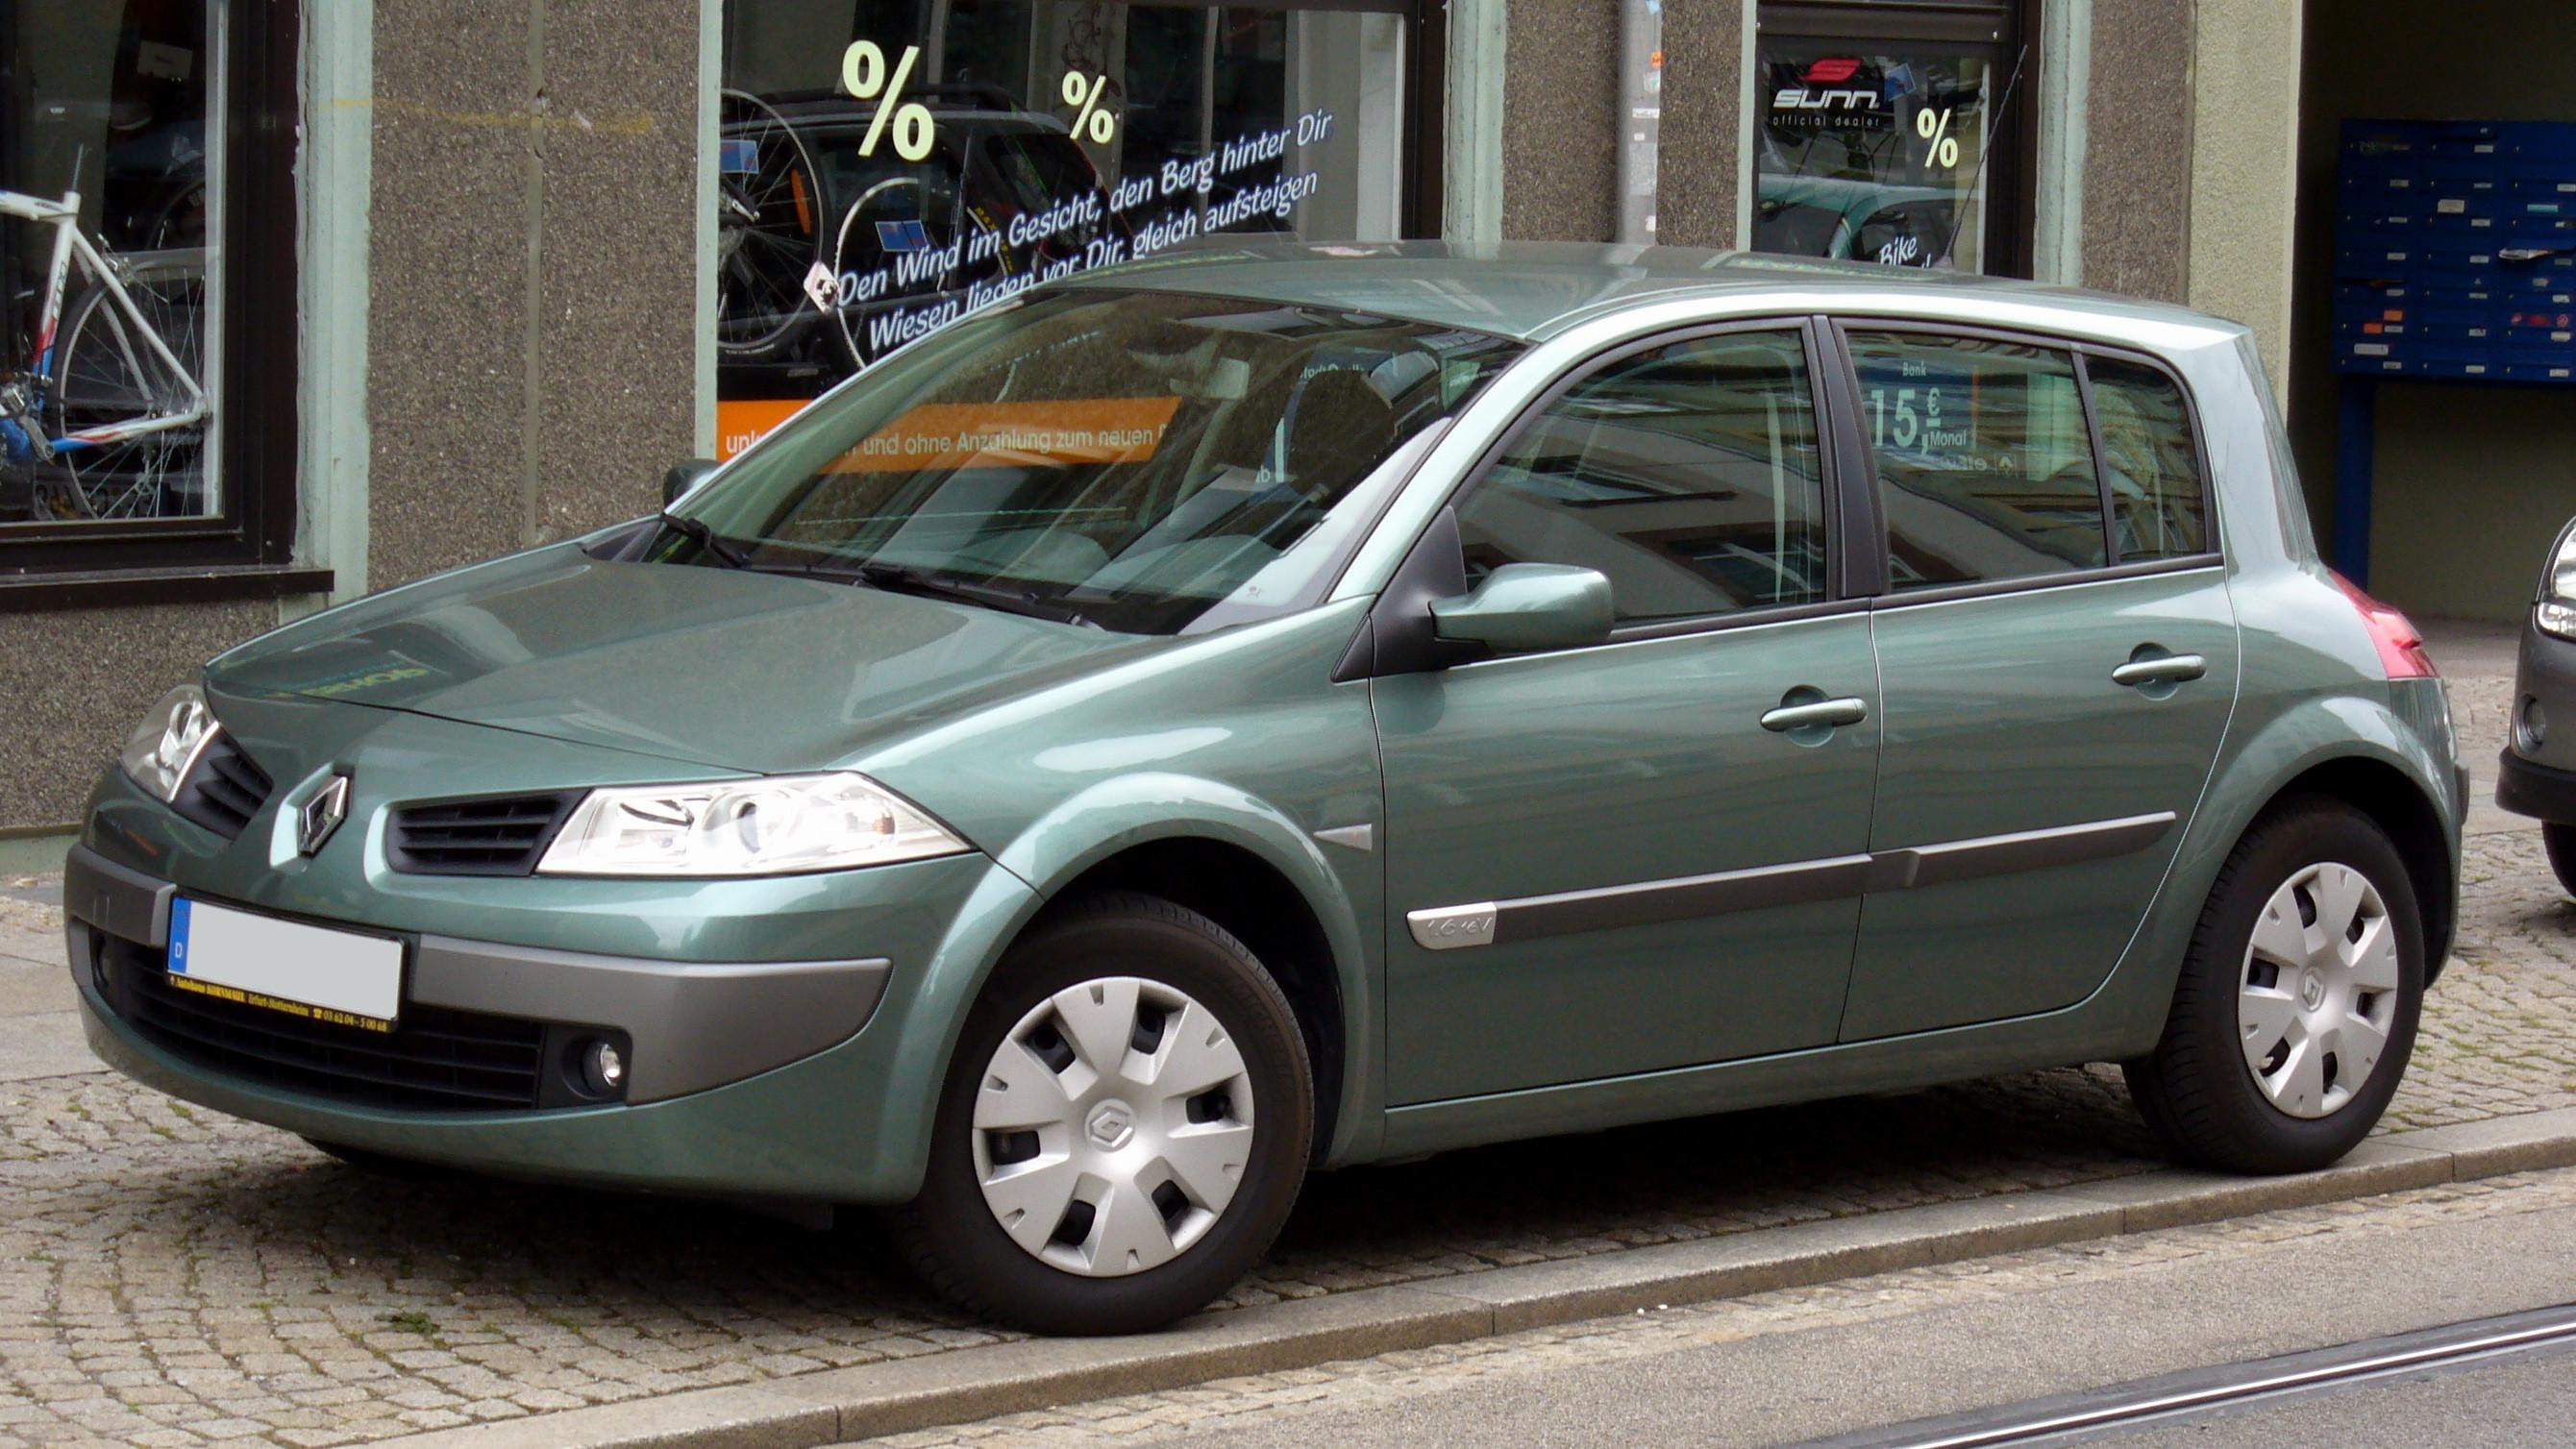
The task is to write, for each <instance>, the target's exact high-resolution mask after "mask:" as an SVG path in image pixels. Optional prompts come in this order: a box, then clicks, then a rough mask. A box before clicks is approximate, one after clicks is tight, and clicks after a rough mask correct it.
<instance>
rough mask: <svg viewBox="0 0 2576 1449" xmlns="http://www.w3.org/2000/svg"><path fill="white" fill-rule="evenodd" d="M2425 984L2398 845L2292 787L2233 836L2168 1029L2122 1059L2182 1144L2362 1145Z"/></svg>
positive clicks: (2387, 1093)
mask: <svg viewBox="0 0 2576 1449" xmlns="http://www.w3.org/2000/svg"><path fill="white" fill-rule="evenodd" d="M2423 995H2424V928H2423V922H2422V917H2421V915H2420V913H2419V911H2418V908H2417V906H2416V901H2415V892H2414V888H2413V886H2412V884H2411V883H2410V881H2409V880H2408V877H2407V874H2406V868H2405V863H2404V862H2403V861H2402V860H2400V859H2399V857H2398V854H2397V850H2396V847H2395V846H2394V845H2392V844H2391V843H2390V841H2389V839H2388V837H2387V836H2386V835H2385V834H2384V833H2382V832H2381V830H2380V829H2379V827H2378V826H2377V825H2375V824H2373V823H2372V822H2371V820H2370V819H2369V817H2367V816H2365V815H2363V814H2361V813H2360V812H2359V811H2357V810H2354V809H2353V808H2352V807H2350V806H2348V805H2345V804H2342V803H2341V802H2339V801H2333V800H2324V799H2309V800H2302V801H2294V802H2291V803H2289V804H2287V805H2284V806H2281V807H2277V808H2276V809H2274V810H2273V811H2272V812H2271V813H2269V814H2267V815H2266V816H2264V818H2263V819H2262V820H2260V821H2258V822H2256V824H2255V826H2254V828H2253V829H2252V830H2249V831H2248V832H2246V835H2245V838H2244V840H2242V841H2240V842H2238V844H2237V847H2236V851H2235V853H2234V854H2233V855H2231V856H2230V857H2229V858H2228V861H2227V865H2226V866H2225V868H2223V869H2222V870H2221V871H2220V872H2219V876H2218V882H2217V884H2216V886H2214V887H2213V888H2212V890H2211V892H2210V897H2209V903H2208V905H2207V906H2206V907H2205V908H2204V909H2203V910H2202V912H2201V919H2200V925H2199V928H2198V930H2196V931H2195V932H2194V933H2193V936H2192V942H2191V948H2190V951H2189V952H2188V954H2187V955H2186V956H2185V957H2184V960H2183V968H2182V974H2181V977H2180V979H2179V980H2178V981H2177V983H2176V984H2175V988H2174V999H2173V1006H2172V1009H2171V1011H2170V1012H2169V1013H2168V1015H2167V1017H2166V1020H2165V1031H2164V1037H2163V1040H2162V1041H2160V1042H2159V1043H2158V1044H2157V1046H2156V1049H2155V1051H2154V1052H2153V1053H2152V1054H2151V1055H2149V1056H2146V1057H2143V1058H2140V1059H2138V1060H2136V1061H2132V1062H2128V1063H2125V1064H2124V1065H2123V1071H2124V1073H2125V1074H2126V1076H2127V1077H2128V1081H2129V1090H2130V1093H2131V1095H2132V1096H2134V1097H2135V1098H2136V1099H2137V1102H2138V1108H2139V1113H2140V1115H2141V1116H2143V1117H2145V1118H2146V1120H2147V1123H2148V1125H2149V1126H2150V1127H2152V1128H2154V1129H2155V1131H2156V1133H2157V1134H2158V1135H2159V1136H2161V1137H2163V1138H2164V1139H2165V1141H2166V1142H2167V1143H2168V1144H2169V1145H2170V1146H2171V1147H2172V1148H2173V1149H2174V1150H2175V1152H2176V1153H2177V1154H2178V1155H2180V1156H2182V1157H2184V1158H2187V1159H2189V1160H2191V1161H2194V1162H2199V1163H2203V1164H2206V1165H2208V1166H2212V1167H2221V1168H2227V1169H2230V1170H2233V1171H2238V1172H2262V1173H2271V1172H2305V1171H2310V1170H2313V1169H2315V1168H2320V1167H2324V1166H2326V1165H2327V1164H2329V1163H2331V1162H2333V1161H2335V1159H2337V1158H2339V1157H2341V1156H2343V1155H2344V1154H2345V1153H2347V1152H2349V1151H2351V1150H2352V1149H2353V1147H2354V1146H2356V1145H2357V1144H2359V1143H2360V1141H2361V1139H2362V1138H2363V1137H2364V1136H2366V1135H2368V1133H2369V1131H2370V1129H2371V1127H2372V1126H2373V1125H2374V1124H2375V1123H2377V1122H2378V1120H2379V1117H2380V1114H2381V1113H2382V1112H2383V1111H2385V1110H2386V1109H2387V1107H2388V1101H2389V1098H2390V1097H2392V1096H2394V1095H2395V1093H2396V1091H2397V1083H2398V1079H2399V1077H2401V1076H2402V1075H2403V1074H2404V1072H2405V1068H2406V1062H2407V1058H2408V1057H2409V1055H2411V1053H2412V1052H2413V1050H2414V1045H2415V1026H2416V1019H2417V1017H2418V1015H2419V1013H2420V1012H2421V1010H2422V1003H2423Z"/></svg>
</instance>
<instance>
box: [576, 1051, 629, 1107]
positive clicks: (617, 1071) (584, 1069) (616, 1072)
mask: <svg viewBox="0 0 2576 1449" xmlns="http://www.w3.org/2000/svg"><path fill="white" fill-rule="evenodd" d="M581 1077H582V1081H583V1082H584V1083H585V1084H587V1085H588V1086H589V1088H590V1089H591V1091H593V1092H595V1093H597V1094H599V1095H600V1096H603V1097H614V1096H616V1095H617V1094H618V1093H619V1092H622V1091H624V1090H625V1089H626V1058H624V1057H623V1056H620V1055H619V1054H618V1051H617V1046H616V1044H615V1043H614V1042H605V1041H595V1042H592V1043H591V1044H590V1050H588V1051H586V1052H583V1053H582V1054H581Z"/></svg>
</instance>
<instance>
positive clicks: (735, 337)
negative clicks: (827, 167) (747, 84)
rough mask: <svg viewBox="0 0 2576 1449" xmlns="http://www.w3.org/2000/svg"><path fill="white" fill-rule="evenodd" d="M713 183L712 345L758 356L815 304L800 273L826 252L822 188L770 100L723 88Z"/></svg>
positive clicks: (727, 351) (801, 320)
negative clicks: (714, 303) (718, 142)
mask: <svg viewBox="0 0 2576 1449" xmlns="http://www.w3.org/2000/svg"><path fill="white" fill-rule="evenodd" d="M722 117H723V125H722V127H721V128H720V134H721V136H722V138H723V139H722V141H721V143H720V145H719V152H720V156H721V160H720V164H719V174H718V176H717V183H716V350H717V351H718V352H720V353H725V354H728V355H730V356H735V357H760V356H765V355H767V354H768V353H769V352H771V351H773V350H775V349H776V348H777V347H778V346H779V345H780V344H781V343H783V342H785V341H787V340H788V338H789V337H790V336H791V335H793V334H795V333H796V332H798V331H800V330H801V329H802V328H803V327H804V326H805V325H806V324H807V322H808V321H809V320H810V318H811V317H812V314H813V311H814V303H813V299H812V298H809V297H807V296H806V295H805V276H806V274H807V273H808V272H810V271H812V270H813V267H814V264H815V263H816V262H819V261H821V260H823V227H822V221H821V218H822V215H823V195H822V188H821V185H820V181H819V177H818V174H817V173H816V171H815V170H814V158H813V156H812V155H811V154H810V153H808V152H807V151H806V149H805V142H804V140H803V138H801V137H799V136H798V135H797V134H796V128H795V127H793V126H790V125H789V124H788V123H787V120H786V118H785V117H783V116H781V115H779V114H778V112H777V111H776V110H774V109H772V108H771V107H770V105H769V103H768V102H766V101H764V100H762V99H760V98H759V97H758V96H755V95H751V94H748V93H747V92H743V91H726V92H724V93H723V96H722Z"/></svg>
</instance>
